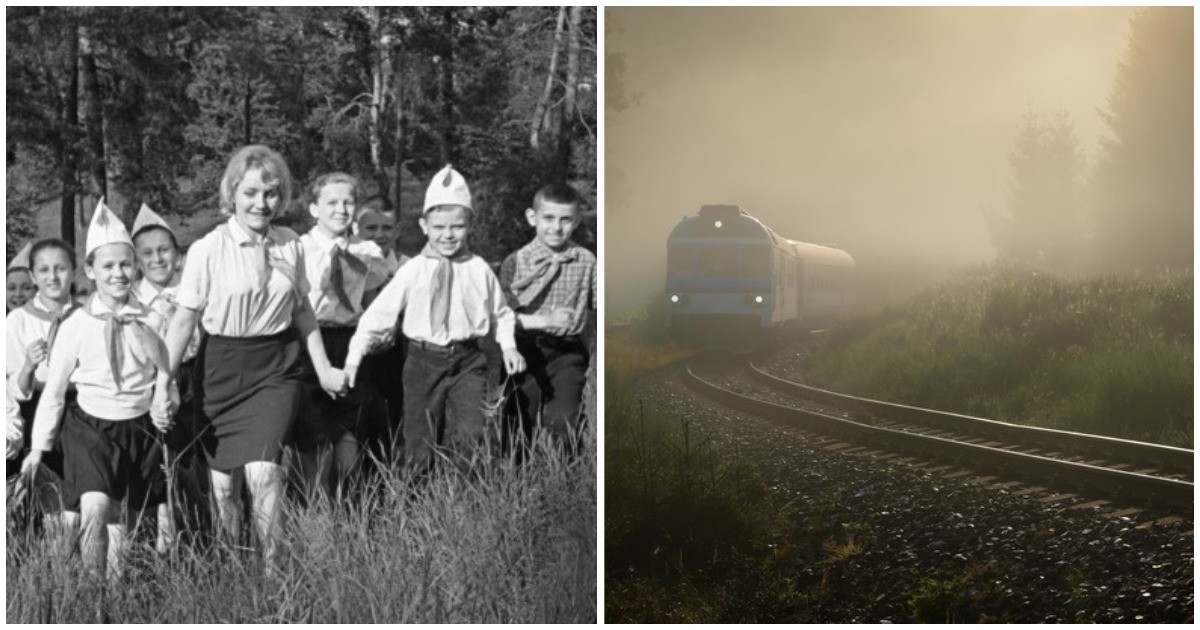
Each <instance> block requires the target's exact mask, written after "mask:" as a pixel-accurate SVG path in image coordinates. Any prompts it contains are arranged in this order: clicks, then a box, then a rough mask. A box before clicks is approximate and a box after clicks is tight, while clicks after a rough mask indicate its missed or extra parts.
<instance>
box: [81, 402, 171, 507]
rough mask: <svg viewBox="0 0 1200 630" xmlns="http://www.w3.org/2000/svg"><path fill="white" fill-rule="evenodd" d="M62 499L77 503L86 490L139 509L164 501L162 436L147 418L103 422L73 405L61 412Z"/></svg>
mask: <svg viewBox="0 0 1200 630" xmlns="http://www.w3.org/2000/svg"><path fill="white" fill-rule="evenodd" d="M64 416H65V417H64V419H63V425H62V445H63V459H64V466H65V471H64V472H65V474H64V476H63V481H64V483H63V486H64V488H63V498H64V499H65V501H66V504H67V505H79V499H80V497H82V496H83V495H84V494H85V493H88V492H103V493H104V494H106V495H108V496H109V497H111V498H113V499H117V500H121V499H126V498H127V499H129V508H130V509H132V510H135V511H136V510H141V509H144V508H149V507H150V506H154V505H158V504H159V503H162V502H164V501H165V500H166V487H165V482H164V477H163V471H162V449H161V447H160V445H159V442H158V440H157V439H156V436H158V435H160V434H159V432H158V430H157V429H155V428H154V424H153V423H152V422H151V421H150V415H149V414H143V415H141V416H138V417H137V418H134V419H132V420H118V421H113V420H104V419H103V418H97V417H95V416H93V415H91V414H89V413H88V412H86V411H84V410H83V409H81V408H80V407H79V405H78V404H74V405H71V406H69V407H68V408H67V411H66V413H65V414H64Z"/></svg>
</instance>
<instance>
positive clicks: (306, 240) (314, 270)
mask: <svg viewBox="0 0 1200 630" xmlns="http://www.w3.org/2000/svg"><path fill="white" fill-rule="evenodd" d="M300 245H301V246H302V247H303V248H304V270H305V273H306V274H307V276H308V287H309V290H308V302H309V303H310V304H312V307H313V312H315V313H316V314H317V323H318V324H320V325H322V326H353V325H355V324H357V323H358V318H359V317H360V316H361V315H362V313H363V306H362V304H363V294H364V293H366V292H367V291H374V290H376V289H378V288H379V287H382V286H383V284H384V283H385V282H387V280H388V276H389V273H388V268H387V262H386V261H385V259H384V256H383V250H382V249H380V248H379V245H377V244H375V241H366V240H363V239H360V238H358V237H357V236H353V237H350V238H346V237H344V236H337V237H331V236H329V235H327V234H325V232H324V231H322V230H321V228H320V227H319V226H318V227H314V228H313V229H311V230H309V231H308V232H307V233H306V234H304V235H303V236H301V237H300ZM335 245H336V246H338V247H341V248H342V249H344V250H346V251H347V252H348V253H349V254H350V255H351V256H354V257H355V258H357V259H358V260H360V261H362V263H363V264H364V265H366V267H367V272H366V273H365V274H357V273H353V272H351V271H350V270H348V269H343V270H342V277H343V278H344V282H343V287H344V288H345V290H346V297H348V298H350V301H351V302H353V304H352V305H346V304H343V303H342V301H341V300H340V299H338V296H337V294H336V293H335V292H334V290H333V282H332V280H331V279H330V273H329V272H330V268H331V267H332V265H333V248H334V246H335Z"/></svg>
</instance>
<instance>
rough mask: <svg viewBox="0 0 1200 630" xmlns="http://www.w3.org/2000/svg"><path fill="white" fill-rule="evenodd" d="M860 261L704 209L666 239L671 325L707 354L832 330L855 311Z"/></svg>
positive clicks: (740, 213) (727, 212)
mask: <svg viewBox="0 0 1200 630" xmlns="http://www.w3.org/2000/svg"><path fill="white" fill-rule="evenodd" d="M854 271H855V263H854V258H853V257H851V256H850V254H848V253H846V252H845V251H842V250H840V249H837V248H834V247H828V246H824V245H814V244H812V243H804V242H801V241H795V240H791V239H787V238H784V237H782V236H780V235H779V234H776V233H775V231H774V230H772V229H771V228H769V227H767V226H766V225H765V224H764V223H763V222H762V221H759V220H758V219H756V218H754V217H753V216H751V215H750V214H749V213H748V212H746V211H745V210H743V209H742V208H741V207H740V206H737V205H729V204H712V205H703V206H701V207H700V211H699V212H698V213H697V214H695V215H691V216H686V217H684V218H683V220H681V221H680V222H679V224H678V225H676V226H675V228H674V229H673V230H671V234H670V236H669V237H668V238H667V290H666V320H667V321H666V325H667V328H668V329H669V330H670V332H671V334H672V336H673V337H675V338H676V339H677V340H679V341H681V342H683V343H685V344H688V345H691V346H697V347H703V348H730V349H734V348H745V347H747V346H748V345H752V344H757V343H761V342H763V341H764V340H767V339H770V338H771V337H773V336H774V335H775V334H777V333H779V332H782V331H785V330H788V329H796V328H807V329H810V330H811V329H813V328H816V327H820V326H824V325H827V323H828V322H829V321H830V320H832V319H835V318H837V317H839V316H841V315H843V314H845V313H847V312H848V311H850V310H851V309H853V308H854V304H855V290H854Z"/></svg>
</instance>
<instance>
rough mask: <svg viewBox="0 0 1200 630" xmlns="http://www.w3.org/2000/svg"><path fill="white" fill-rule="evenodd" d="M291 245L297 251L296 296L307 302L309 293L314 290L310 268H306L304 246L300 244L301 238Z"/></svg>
mask: <svg viewBox="0 0 1200 630" xmlns="http://www.w3.org/2000/svg"><path fill="white" fill-rule="evenodd" d="M289 245H290V247H292V248H293V250H294V251H295V256H296V279H295V282H296V296H297V297H299V298H300V299H302V300H307V299H308V292H309V291H311V290H312V285H311V284H310V283H309V282H308V267H306V265H307V262H306V261H305V255H304V245H302V244H301V243H300V238H299V237H296V238H295V239H294V240H292V241H291V242H290V244H289Z"/></svg>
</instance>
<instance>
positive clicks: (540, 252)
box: [500, 238, 596, 336]
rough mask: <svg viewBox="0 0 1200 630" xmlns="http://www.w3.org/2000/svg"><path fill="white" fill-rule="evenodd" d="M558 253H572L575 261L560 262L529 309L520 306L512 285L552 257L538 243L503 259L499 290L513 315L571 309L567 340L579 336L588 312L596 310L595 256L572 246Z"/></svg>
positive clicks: (572, 244)
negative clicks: (555, 272) (573, 311)
mask: <svg viewBox="0 0 1200 630" xmlns="http://www.w3.org/2000/svg"><path fill="white" fill-rule="evenodd" d="M561 253H572V254H574V256H575V260H572V261H569V262H564V263H563V264H562V266H561V267H560V268H559V271H558V275H557V276H555V278H554V280H553V281H551V282H550V285H549V286H548V287H546V288H545V290H543V291H542V292H541V294H540V295H538V296H537V297H536V298H534V300H533V301H532V302H530V303H529V305H527V306H521V305H520V303H519V302H518V301H517V296H516V294H515V293H514V292H513V290H512V285H513V283H514V282H515V281H516V280H517V279H520V278H525V277H526V276H528V275H530V274H532V273H535V272H536V270H537V269H538V267H539V266H540V263H541V261H542V260H544V259H545V258H547V257H549V256H552V255H553V254H554V252H553V251H551V250H550V248H549V247H546V245H545V244H544V243H542V242H541V241H540V240H538V239H536V238H535V239H533V241H531V242H530V243H529V244H528V245H526V246H525V247H522V248H521V249H518V250H517V251H515V252H513V253H512V254H509V256H508V258H506V259H504V264H503V265H501V267H500V287H501V288H503V289H504V297H505V298H507V299H508V305H509V306H511V307H512V309H513V310H514V311H516V312H517V313H521V314H525V315H545V314H548V313H550V312H552V311H553V310H554V309H556V308H559V307H563V306H565V307H568V308H572V309H574V310H575V318H574V320H573V321H572V322H571V328H570V329H569V330H568V331H567V336H574V335H579V334H582V333H583V329H584V328H585V327H586V326H587V321H588V311H594V310H595V309H596V256H595V255H594V254H592V253H591V252H589V251H588V250H586V249H584V248H582V247H580V246H578V245H576V244H575V243H569V244H568V245H567V247H566V248H565V249H563V251H562V252H561Z"/></svg>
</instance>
